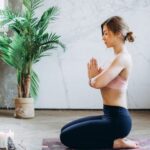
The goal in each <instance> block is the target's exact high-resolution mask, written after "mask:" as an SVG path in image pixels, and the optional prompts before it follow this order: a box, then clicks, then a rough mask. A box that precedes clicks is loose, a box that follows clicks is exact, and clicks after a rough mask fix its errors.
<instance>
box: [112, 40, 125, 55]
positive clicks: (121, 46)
mask: <svg viewBox="0 0 150 150" xmlns="http://www.w3.org/2000/svg"><path fill="white" fill-rule="evenodd" d="M113 49H114V53H115V54H116V55H117V54H119V53H121V52H123V51H125V50H126V48H125V45H124V44H123V43H120V44H117V45H115V46H114V47H113Z"/></svg>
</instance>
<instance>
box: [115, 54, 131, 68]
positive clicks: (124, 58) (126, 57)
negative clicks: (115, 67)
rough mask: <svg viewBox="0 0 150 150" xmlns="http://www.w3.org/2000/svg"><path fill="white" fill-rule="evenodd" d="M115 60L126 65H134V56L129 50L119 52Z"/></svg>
mask: <svg viewBox="0 0 150 150" xmlns="http://www.w3.org/2000/svg"><path fill="white" fill-rule="evenodd" d="M114 61H116V62H117V63H119V64H122V65H123V66H126V67H127V66H132V57H131V55H130V54H129V53H128V52H123V53H120V54H118V55H117V56H116V58H115V60H114Z"/></svg>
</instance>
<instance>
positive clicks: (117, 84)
mask: <svg viewBox="0 0 150 150" xmlns="http://www.w3.org/2000/svg"><path fill="white" fill-rule="evenodd" d="M127 85H128V81H127V80H125V79H123V78H122V77H121V76H120V75H118V76H117V77H116V78H115V79H113V80H112V81H110V82H109V83H108V84H107V86H106V87H108V88H111V89H126V88H127Z"/></svg>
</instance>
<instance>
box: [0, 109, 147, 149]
mask: <svg viewBox="0 0 150 150" xmlns="http://www.w3.org/2000/svg"><path fill="white" fill-rule="evenodd" d="M130 113H131V116H132V120H133V127H132V131H131V133H130V134H129V137H130V138H132V137H139V136H140V137H141V136H142V137H147V138H150V111H141V110H140V111H135V110H134V111H131V110H130ZM99 114H103V113H102V111H99V110H82V111H81V110H37V111H36V117H35V118H33V119H16V118H14V117H13V110H0V131H7V130H9V129H11V130H13V131H14V133H15V143H16V144H17V145H18V146H19V145H21V146H24V147H25V148H26V150H41V144H42V139H43V138H58V137H59V133H60V129H61V127H62V126H63V125H64V124H66V123H67V122H69V121H72V120H74V119H78V118H80V117H85V116H89V115H99ZM22 150H23V149H22ZM24 150H25V149H24Z"/></svg>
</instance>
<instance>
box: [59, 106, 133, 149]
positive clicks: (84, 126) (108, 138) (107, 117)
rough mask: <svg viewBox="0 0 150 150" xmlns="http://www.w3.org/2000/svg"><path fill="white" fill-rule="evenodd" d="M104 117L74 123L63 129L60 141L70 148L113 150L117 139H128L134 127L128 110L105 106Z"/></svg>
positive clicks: (89, 118) (90, 117)
mask: <svg viewBox="0 0 150 150" xmlns="http://www.w3.org/2000/svg"><path fill="white" fill-rule="evenodd" d="M103 112H104V115H102V116H100V115H99V116H89V117H85V118H81V119H78V120H75V121H72V122H70V123H68V124H66V125H65V126H64V127H63V128H62V129H61V134H60V140H61V142H62V143H63V144H64V145H66V146H67V147H70V148H86V149H88V148H89V149H91V148H112V147H113V142H114V140H115V139H117V138H124V137H126V136H127V135H128V134H129V132H130V130H131V126H132V122H131V117H130V114H129V112H128V110H127V109H125V108H123V107H120V106H108V105H104V108H103Z"/></svg>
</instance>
